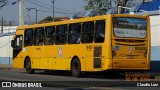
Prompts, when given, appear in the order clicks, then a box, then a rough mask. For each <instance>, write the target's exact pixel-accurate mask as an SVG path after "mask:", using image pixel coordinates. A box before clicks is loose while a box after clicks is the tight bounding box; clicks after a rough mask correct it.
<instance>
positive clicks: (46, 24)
mask: <svg viewBox="0 0 160 90" xmlns="http://www.w3.org/2000/svg"><path fill="white" fill-rule="evenodd" d="M109 16H112V17H126V16H127V17H137V18H140V17H141V18H146V16H139V15H131V14H112V15H111V14H108V15H101V16H95V17H85V18H79V19H73V20H65V21H58V22H49V23H42V24H33V25H25V26H19V27H17V30H18V29H24V28H37V27H47V26H54V25H63V24H69V23H80V22H85V21H93V20H104V19H106V18H107V17H109Z"/></svg>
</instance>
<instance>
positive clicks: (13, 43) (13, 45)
mask: <svg viewBox="0 0 160 90" xmlns="http://www.w3.org/2000/svg"><path fill="white" fill-rule="evenodd" d="M11 47H12V48H14V47H15V42H14V40H12V41H11Z"/></svg>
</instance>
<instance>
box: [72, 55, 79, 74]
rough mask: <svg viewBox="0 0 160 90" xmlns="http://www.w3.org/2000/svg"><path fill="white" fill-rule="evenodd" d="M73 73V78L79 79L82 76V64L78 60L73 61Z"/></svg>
mask: <svg viewBox="0 0 160 90" xmlns="http://www.w3.org/2000/svg"><path fill="white" fill-rule="evenodd" d="M71 73H72V76H73V77H79V76H80V74H81V64H80V61H79V59H78V58H75V59H73V61H72V63H71Z"/></svg>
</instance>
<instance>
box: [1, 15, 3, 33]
mask: <svg viewBox="0 0 160 90" xmlns="http://www.w3.org/2000/svg"><path fill="white" fill-rule="evenodd" d="M1 20H2V21H1V33H3V17H2V19H1Z"/></svg>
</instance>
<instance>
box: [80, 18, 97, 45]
mask: <svg viewBox="0 0 160 90" xmlns="http://www.w3.org/2000/svg"><path fill="white" fill-rule="evenodd" d="M86 23H93V27H92V29H93V30H92V32H83V31H84V24H86ZM81 27H82V30H81V43H82V44H87V43H93V42H94V33H95V21H87V22H82V25H81ZM83 34H93V36H92V42H84V41H83V38H84V37H83Z"/></svg>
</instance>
